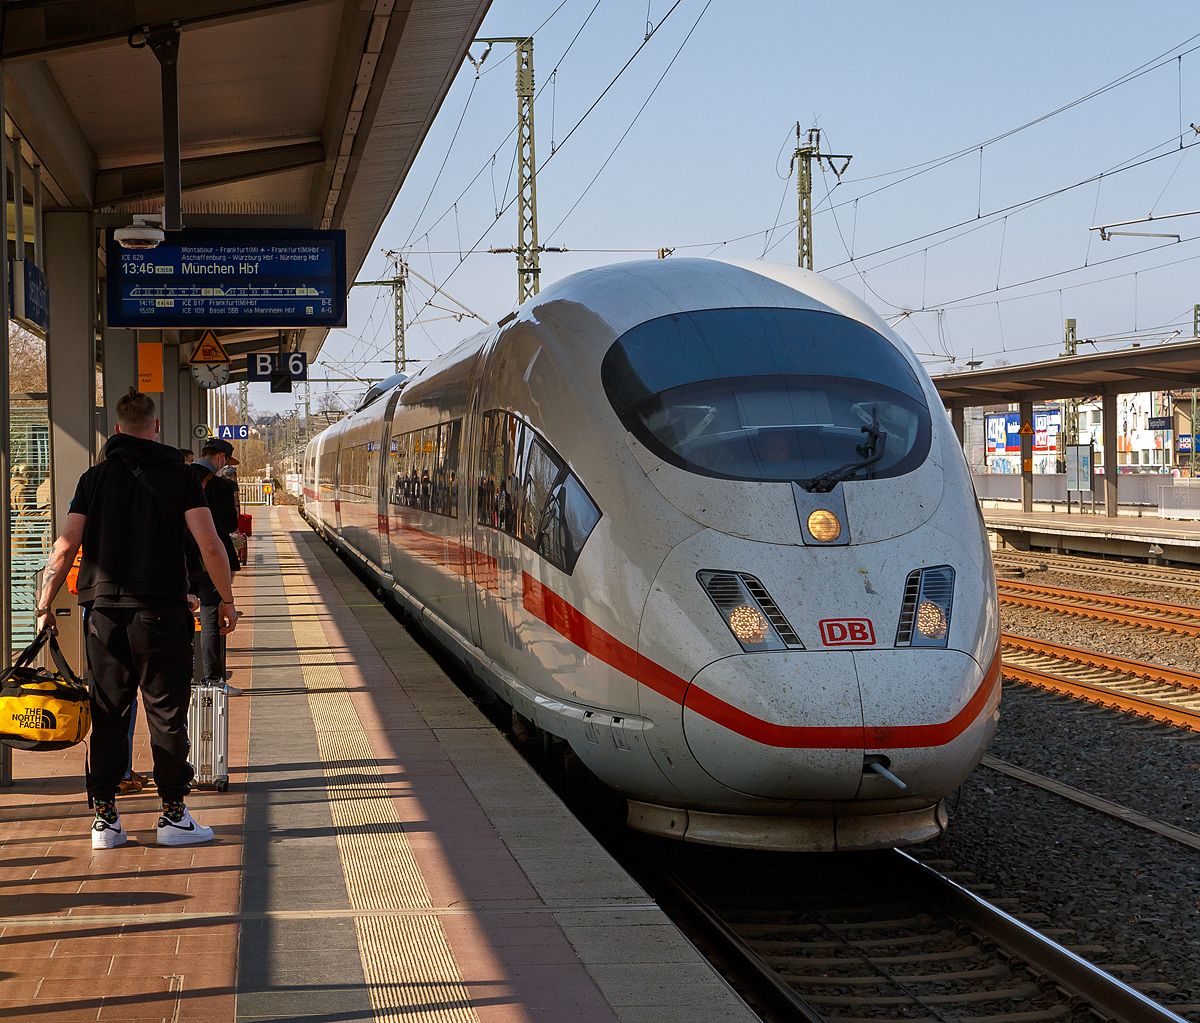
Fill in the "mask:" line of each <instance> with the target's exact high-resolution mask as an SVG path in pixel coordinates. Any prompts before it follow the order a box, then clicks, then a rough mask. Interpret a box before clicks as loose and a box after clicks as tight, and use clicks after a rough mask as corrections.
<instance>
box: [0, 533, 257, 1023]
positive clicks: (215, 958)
mask: <svg viewBox="0 0 1200 1023" xmlns="http://www.w3.org/2000/svg"><path fill="white" fill-rule="evenodd" d="M260 542H261V541H260ZM247 574H248V573H247ZM235 583H236V592H237V597H238V603H239V605H240V606H241V608H242V610H243V611H245V612H246V617H245V618H243V619H242V621H241V623H240V625H239V627H238V630H237V631H236V632H235V633H234V634H233V636H232V637H231V642H230V644H229V667H230V668H232V669H233V671H234V681H235V683H236V684H238V685H241V686H243V687H245V686H247V685H248V679H249V674H250V672H249V669H250V655H249V652H248V651H249V650H250V649H251V648H252V647H253V641H254V628H253V621H254V619H253V585H252V584H251V581H250V580H249V579H247V578H246V577H244V576H243V577H241V578H238V579H235ZM249 712H250V707H249V700H238V699H233V700H230V701H229V719H230V720H229V744H230V751H229V752H230V762H231V763H232V764H234V765H237V764H245V763H246V752H247V748H246V747H247V735H248V722H249ZM83 767H84V745H79V746H75V747H73V748H72V749H69V750H64V751H62V752H61V753H26V752H20V751H15V752H14V753H13V775H14V778H15V784H14V785H13V787H12V788H10V789H0V821H3V822H4V825H5V827H4V830H3V835H4V837H3V840H0V916H3V917H9V918H11V917H14V916H16V917H21V916H33V915H39V916H40V915H53V916H62V917H67V916H69V917H70V918H71V919H69V920H63V921H62V922H55V923H53V924H52V925H48V926H36V927H31V926H28V925H20V924H13V923H5V925H4V926H2V927H0V961H2V962H3V973H2V974H0V977H2V978H3V979H0V1018H12V1019H22V1020H31V1021H37V1023H54V1021H58V1020H63V1021H74V1020H91V1021H93V1023H94V1021H96V1020H142V1019H146V1020H150V1019H153V1020H170V1019H172V1017H173V1016H175V1013H176V1011H177V1008H178V1017H177V1018H178V1019H179V1020H181V1021H182V1020H222V1021H227V1023H232V1020H233V1018H234V1001H235V988H234V981H235V973H236V968H237V934H238V931H237V925H236V924H222V925H218V926H214V925H212V924H191V923H187V922H180V923H174V922H172V923H167V924H164V923H117V924H113V923H108V922H106V920H105V917H106V916H109V915H111V914H113V913H120V914H122V915H123V916H124V915H127V914H129V913H138V912H145V913H164V912H167V913H199V912H213V911H223V912H236V911H237V909H238V902H239V888H240V883H241V861H242V850H241V844H242V839H241V828H242V814H243V807H244V802H245V800H244V797H243V796H242V795H241V789H240V786H238V785H237V782H238V781H240V780H242V778H243V777H244V775H242V774H239V773H238V772H237V768H236V767H235V768H233V778H232V779H231V781H232V786H231V789H230V791H229V792H226V793H217V792H212V791H208V792H204V791H199V790H198V791H196V792H194V793H192V795H191V796H190V797H189V799H188V804H189V806H190V807H191V808H192V809H193V810H194V811H195V813H196V816H197V817H198V818H199V819H200V820H201V821H202V822H203V823H205V824H209V825H211V826H213V827H215V829H216V832H217V841H216V842H214V843H213V844H212V845H203V846H193V847H190V848H186V847H185V848H180V849H163V848H159V847H158V846H157V845H155V844H154V839H155V833H156V826H157V820H158V807H159V803H158V797H157V795H156V794H155V793H154V790H153V788H152V787H149V788H147V789H146V790H145V791H144V792H142V793H139V794H137V795H134V796H123V797H118V800H119V801H118V805H119V807H120V809H121V817H122V821H123V823H124V825H125V830H126V831H128V832H129V843H128V844H127V845H125V846H123V847H120V848H117V849H110V850H102V851H101V850H97V851H93V850H92V848H91V839H90V833H89V829H90V827H91V823H92V811H90V810H88V807H87V794H86V792H85V791H84V785H83ZM134 769H135V770H137V771H139V772H141V773H143V774H149V773H150V771H151V770H152V763H151V756H150V740H149V734H148V733H147V731H146V728H145V724H144V719H143V718H142V716H141V715H140V714H139V720H138V725H137V731H136V732H135V734H134ZM172 978H182V979H181V980H180V979H172ZM181 985H182V990H181V989H180V988H181Z"/></svg>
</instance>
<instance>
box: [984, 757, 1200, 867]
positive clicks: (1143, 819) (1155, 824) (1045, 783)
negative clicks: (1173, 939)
mask: <svg viewBox="0 0 1200 1023" xmlns="http://www.w3.org/2000/svg"><path fill="white" fill-rule="evenodd" d="M979 763H980V765H981V766H982V767H987V768H990V769H991V770H993V771H998V772H999V773H1000V774H1004V775H1007V776H1008V777H1009V778H1016V779H1017V781H1023V782H1025V784H1026V785H1034V786H1036V787H1037V788H1039V789H1043V790H1045V791H1046V792H1053V793H1054V794H1055V795H1056V796H1062V797H1063V798H1064V799H1069V800H1070V801H1071V802H1072V803H1077V804H1078V805H1079V806H1085V807H1087V808H1088V809H1089V810H1095V811H1096V812H1097V813H1102V814H1105V815H1106V816H1108V817H1112V818H1113V819H1114V820H1119V821H1121V822H1122V823H1123V824H1128V825H1130V826H1131V827H1135V828H1141V829H1143V830H1144V831H1152V832H1154V833H1155V834H1156V835H1162V836H1163V838H1169V839H1170V840H1171V841H1172V842H1178V843H1179V844H1180V845H1185V846H1187V847H1188V848H1189V849H1195V850H1197V851H1200V835H1198V834H1196V832H1194V831H1188V830H1187V829H1186V828H1180V827H1177V826H1176V825H1174V824H1168V823H1167V822H1166V821H1160V820H1157V819H1156V818H1154V817H1150V816H1148V815H1147V814H1144V813H1142V812H1141V811H1139V810H1134V809H1132V808H1130V807H1128V806H1122V805H1121V804H1120V803H1114V802H1113V801H1112V800H1111V799H1105V798H1104V797H1102V796H1096V795H1093V794H1092V793H1090V792H1084V791H1083V790H1082V789H1077V788H1075V786H1073V785H1067V784H1065V783H1064V782H1061V781H1057V780H1055V779H1054V778H1047V777H1046V776H1045V775H1044V774H1038V773H1037V772H1036V771H1030V770H1027V769H1026V768H1024V767H1018V766H1017V765H1016V764H1010V763H1009V762H1008V761H1007V760H1001V759H1000V758H999V757H993V756H991V755H990V754H987V755H985V756H984V758H983V759H982V760H981V761H980V762H979Z"/></svg>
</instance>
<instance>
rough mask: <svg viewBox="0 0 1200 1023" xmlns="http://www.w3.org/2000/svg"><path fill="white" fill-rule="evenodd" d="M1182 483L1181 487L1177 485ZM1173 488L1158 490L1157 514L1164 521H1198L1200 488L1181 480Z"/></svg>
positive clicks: (1160, 488)
mask: <svg viewBox="0 0 1200 1023" xmlns="http://www.w3.org/2000/svg"><path fill="white" fill-rule="evenodd" d="M1179 483H1182V486H1181V485H1179ZM1179 483H1177V484H1176V485H1175V486H1171V487H1159V488H1158V514H1159V517H1160V518H1164V519H1200V486H1190V485H1189V484H1190V483H1191V481H1190V480H1181V481H1179Z"/></svg>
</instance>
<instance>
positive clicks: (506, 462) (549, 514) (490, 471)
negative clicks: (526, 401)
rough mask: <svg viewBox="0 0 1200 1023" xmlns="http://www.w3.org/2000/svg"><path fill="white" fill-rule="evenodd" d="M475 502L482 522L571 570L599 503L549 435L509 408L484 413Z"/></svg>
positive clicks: (588, 534) (554, 563) (596, 516)
mask: <svg viewBox="0 0 1200 1023" xmlns="http://www.w3.org/2000/svg"><path fill="white" fill-rule="evenodd" d="M480 454H481V457H480V461H479V487H478V499H477V502H476V508H477V509H478V522H479V525H481V526H488V527H490V528H492V529H499V530H502V531H503V532H505V533H508V534H509V536H512V537H515V538H516V539H517V540H520V541H521V543H523V544H524V545H525V546H526V547H528V548H530V549H531V550H534V551H536V552H537V553H538V554H540V555H541V556H542V557H543V558H545V559H546V560H547V561H549V562H550V563H551V564H552V565H554V566H555V567H556V568H559V569H561V570H562V571H564V572H566V573H567V574H568V575H570V574H571V572H573V571H574V570H575V562H576V561H577V560H578V559H579V552H580V551H582V550H583V545H584V544H585V543H586V542H587V538H588V537H589V536H590V535H591V532H592V530H593V529H594V528H595V525H596V523H597V522H599V521H600V509H599V508H597V507H596V504H595V502H594V501H593V500H592V499H591V498H590V497H589V496H588V493H587V491H586V490H584V488H583V484H582V483H580V482H579V478H578V477H577V476H576V475H575V474H574V473H573V472H571V470H570V469H568V468H567V466H566V463H565V462H564V461H563V458H562V456H561V455H559V454H558V452H557V451H555V450H554V449H553V448H552V447H550V445H549V444H547V443H546V440H545V438H543V437H540V436H538V435H537V433H535V432H534V430H533V429H532V428H531V427H529V426H527V425H526V424H525V423H523V422H522V421H521V420H519V419H518V418H517V417H516V416H514V415H511V414H510V413H508V412H501V411H500V410H499V409H493V410H492V411H490V412H485V413H484V414H483V443H482V450H481V452H480Z"/></svg>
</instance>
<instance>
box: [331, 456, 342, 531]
mask: <svg viewBox="0 0 1200 1023" xmlns="http://www.w3.org/2000/svg"><path fill="white" fill-rule="evenodd" d="M333 528H334V532H336V533H337V534H338V535H339V536H341V533H342V438H341V437H340V436H339V437H338V446H337V451H336V452H335V453H334V456H333Z"/></svg>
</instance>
